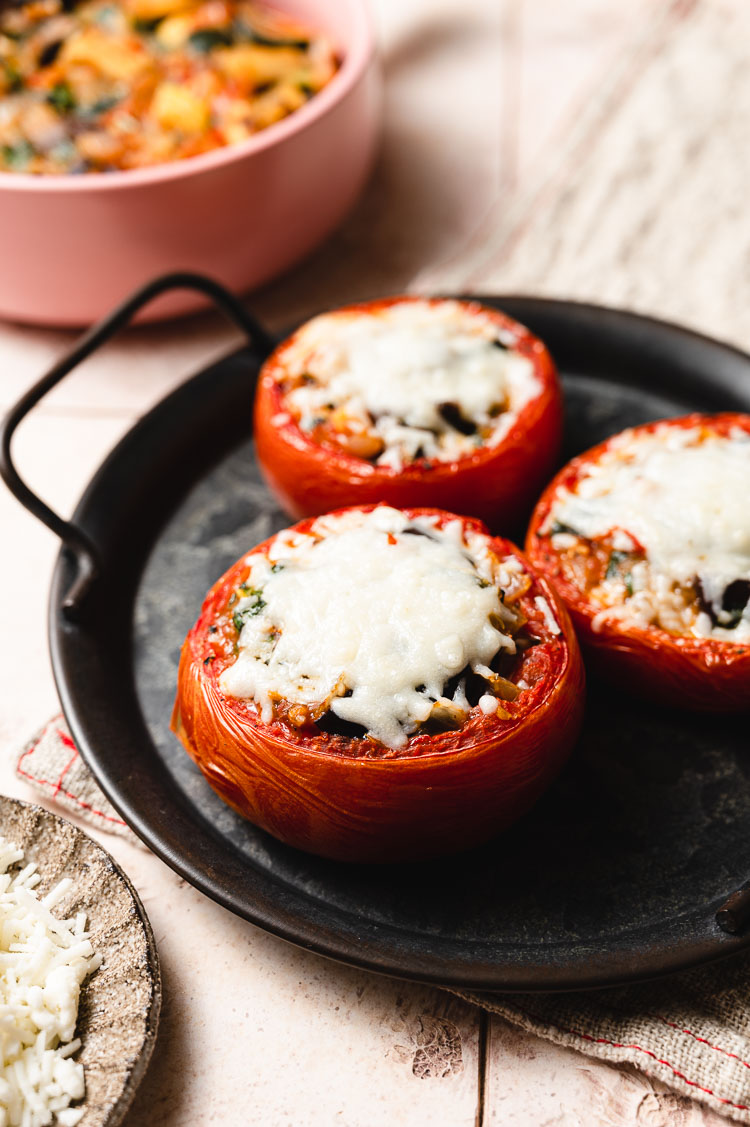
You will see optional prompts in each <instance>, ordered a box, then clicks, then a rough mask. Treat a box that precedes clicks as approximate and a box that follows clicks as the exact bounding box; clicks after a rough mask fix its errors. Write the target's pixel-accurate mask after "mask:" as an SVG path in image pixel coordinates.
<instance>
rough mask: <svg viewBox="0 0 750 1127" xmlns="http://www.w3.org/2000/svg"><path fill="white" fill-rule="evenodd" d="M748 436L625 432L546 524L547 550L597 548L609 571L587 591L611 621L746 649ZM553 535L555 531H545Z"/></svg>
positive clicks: (749, 612)
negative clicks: (596, 544) (600, 544)
mask: <svg viewBox="0 0 750 1127" xmlns="http://www.w3.org/2000/svg"><path fill="white" fill-rule="evenodd" d="M749 490H750V435H748V434H747V433H746V432H745V431H743V430H740V429H738V428H737V429H735V430H734V431H733V432H732V433H731V434H730V435H729V436H728V437H724V436H721V435H718V434H712V433H710V431H707V430H706V429H705V428H704V427H691V428H683V427H675V426H669V425H666V424H665V425H663V426H660V427H658V428H656V430H654V431H653V432H648V433H645V434H634V433H633V432H631V431H625V432H624V433H623V434H622V435H620V436H618V438H617V439H616V440H615V441H614V442H613V443H612V445H611V447H610V449H609V450H608V451H607V452H606V453H605V454H604V455H603V456H602V457H601V458H600V459H599V460H598V461H597V462H595V463H593V462H592V463H589V464H588V465H587V466H586V468H585V472H584V476H583V477H582V478H580V479H579V481H577V482H576V484H575V486H574V488H573V490H572V491H571V490H568V489H566V488H561V489H560V490H559V491H558V494H557V497H556V499H555V502H554V504H553V506H552V509H551V512H550V516H549V518H548V521H547V522H546V527H545V531H547V532H551V533H552V543H553V546H554V547H555V549H556V550H558V551H566V550H573V551H575V545H576V544H577V543H578V537H584V538H586V539H587V540H589V541H605V542H606V543H607V545H608V546H609V548H610V549H611V550H612V555H611V557H610V559H611V560H614V561H615V563H614V564H611V565H610V566H608V568H607V572H606V575H605V577H604V579H603V581H602V582H601V583H600V584H599V585H598V586H597V587H596V588H595V589H594V590H593V591H592V592H590V594H592V595H593V598H594V601H599V602H600V604H601V606H602V610H601V611H600V612H599V613H598V615H597V616H596V620H595V622H594V626H595V628H596V627H601V625H602V624H603V622H605V621H607V620H608V619H611V618H613V617H614V618H621V619H622V618H626V619H630V620H633V621H636V622H638V623H640V624H642V625H646V624H649V623H653V622H655V623H658V624H659V625H661V626H663V627H664V628H665V629H668V630H672V631H674V632H676V633H690V634H693V635H694V636H697V637H713V638H717V639H720V640H723V641H733V642H738V643H740V642H747V641H750V599H749V598H748V596H750V504H749V503H748V491H749ZM555 529H560V530H561V531H559V532H555V531H554V530H555Z"/></svg>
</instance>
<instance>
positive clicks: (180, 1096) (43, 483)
mask: <svg viewBox="0 0 750 1127" xmlns="http://www.w3.org/2000/svg"><path fill="white" fill-rule="evenodd" d="M373 6H374V8H375V12H376V17H377V20H378V23H379V27H380V36H381V42H382V47H383V61H384V66H385V72H386V79H387V97H386V107H385V129H384V137H383V145H382V152H381V156H380V159H379V162H378V165H377V168H376V170H375V173H374V175H373V178H372V181H371V183H370V185H369V186H368V188H367V190H366V192H365V194H364V196H363V198H362V200H361V202H360V204H359V205H358V206H357V208H356V210H355V211H354V213H353V214H352V216H351V217H350V219H349V220H348V221H347V222H346V224H345V225H344V227H343V228H342V229H341V230H340V232H338V233H337V234H336V235H335V236H334V237H333V238H332V239H331V240H330V241H329V243H328V244H327V245H326V246H325V247H324V248H322V249H321V250H320V251H319V252H317V253H316V254H315V255H314V256H313V257H312V258H311V259H310V260H308V261H307V262H306V263H305V264H303V265H302V266H301V267H299V268H297V270H296V271H294V272H293V273H292V274H290V275H289V276H287V277H286V278H284V279H282V280H280V281H278V282H276V283H275V284H273V285H272V286H270V287H269V288H267V289H266V290H265V291H264V292H263V293H261V294H257V295H255V296H254V297H253V298H252V299H251V305H252V306H253V307H254V308H256V309H257V310H258V311H259V312H260V313H261V315H262V316H263V317H265V318H266V320H267V321H268V322H269V323H270V324H271V325H273V326H279V325H282V324H284V323H286V322H289V321H291V320H293V319H294V318H295V317H297V316H299V315H301V314H304V313H308V312H311V311H313V310H315V309H317V308H320V307H322V306H325V305H328V304H331V303H335V302H338V301H343V300H347V299H354V298H357V297H359V296H365V295H374V294H378V293H389V292H397V291H399V290H404V289H410V290H435V291H437V290H445V291H447V290H452V291H456V292H458V291H461V290H464V289H469V288H470V289H474V290H475V291H481V290H485V291H486V292H492V291H494V292H502V291H503V290H505V291H506V292H510V291H512V290H515V291H520V290H526V291H529V292H543V293H551V294H560V295H562V294H564V295H566V296H570V295H572V296H576V297H580V298H584V299H594V300H600V301H604V302H609V303H612V304H621V305H627V306H631V307H634V308H638V309H642V310H645V311H647V312H652V313H655V314H657V315H663V316H668V317H671V318H672V319H676V320H682V321H685V322H688V323H691V324H693V325H697V326H698V327H700V328H703V329H704V330H705V331H708V332H712V333H713V334H715V335H719V336H722V337H725V338H727V339H730V340H733V341H735V342H737V343H740V344H743V343H744V344H745V346H748V345H750V314H749V313H748V310H750V269H748V262H750V253H749V248H750V219H748V218H746V215H745V212H746V210H747V176H746V175H745V165H743V162H742V160H741V159H740V157H741V156H744V153H745V151H746V150H747V136H748V127H749V126H750V78H749V77H748V73H749V72H750V68H748V67H747V52H748V47H747V44H748V43H749V42H750V5H747V4H746V2H744V0H631V3H630V4H627V5H624V4H621V3H615V2H614V0H567V2H566V3H565V4H554V3H552V2H551V0H462V3H461V4H456V3H455V0H410V2H409V3H404V2H403V0H377V2H375V3H374V5H373ZM70 339H71V336H70V334H68V333H63V332H56V331H51V330H40V329H36V328H35V329H29V328H24V327H20V326H11V325H5V326H0V371H1V372H2V376H1V377H0V408H4V407H7V406H8V405H9V404H10V403H11V402H12V401H13V400H14V398H15V397H16V396H17V395H18V394H19V393H20V392H21V391H22V390H23V389H24V388H25V387H27V386H28V385H29V383H30V382H31V381H32V380H33V379H34V378H35V377H36V376H37V375H38V374H39V373H40V372H41V371H42V370H43V369H44V368H45V366H46V365H47V364H48V363H49V361H50V360H51V359H52V358H53V357H54V356H56V355H57V354H58V353H59V351H60V350H61V349H62V348H63V347H64V346H65V345H66V344H67V343H68V341H69V340H70ZM234 343H236V337H234V336H233V334H232V332H231V331H230V330H227V328H226V327H225V326H224V325H223V324H222V323H220V322H219V321H218V320H214V319H213V318H212V317H209V316H206V317H199V318H194V319H192V320H191V321H188V322H185V323H181V324H179V325H166V326H161V327H154V328H147V329H139V330H134V331H131V332H130V333H128V334H127V335H126V336H125V337H123V338H121V339H120V340H119V341H118V342H116V343H114V344H113V345H111V346H110V347H109V349H108V350H107V351H106V353H104V354H103V355H101V356H97V357H96V358H95V359H93V360H91V361H89V362H88V363H87V364H86V365H85V366H84V368H83V369H81V370H80V371H79V372H77V373H76V374H75V376H74V377H72V378H70V379H69V380H68V381H67V382H66V383H65V384H64V385H63V386H62V387H61V388H59V389H58V390H57V391H56V392H55V393H54V394H53V395H51V396H50V397H49V399H48V400H47V401H46V402H45V403H44V405H43V406H42V407H41V408H39V409H38V410H37V411H36V412H35V413H34V415H33V417H32V418H31V419H30V420H29V421H28V423H27V424H25V425H24V427H23V428H22V429H21V431H20V432H19V435H18V438H17V441H16V453H17V458H18V462H19V464H20V465H21V466H22V467H23V470H24V472H25V473H26V474H27V475H28V478H29V481H30V483H31V484H32V486H34V487H36V488H37V489H38V490H39V491H40V492H41V493H42V495H43V496H44V497H45V498H47V499H48V500H49V501H50V503H51V504H53V505H54V506H56V507H58V508H59V509H60V510H62V511H66V512H68V511H70V509H71V508H72V506H73V504H74V502H75V500H76V498H77V497H78V495H79V494H80V492H81V490H82V488H83V486H84V485H85V483H86V482H87V480H88V478H89V477H90V475H91V474H92V472H93V470H94V469H95V468H96V466H97V464H98V463H99V462H100V460H101V459H102V457H103V456H104V454H105V453H106V452H107V450H108V449H109V448H110V447H111V446H112V444H113V443H114V442H115V441H116V439H117V438H118V437H119V436H120V435H121V434H122V433H123V432H124V431H125V430H126V429H127V428H128V427H129V426H130V425H131V424H132V422H133V421H134V420H135V419H136V418H137V417H138V416H139V415H140V414H141V413H142V412H143V411H144V410H145V409H146V408H147V407H149V406H150V405H151V404H153V403H154V402H156V401H157V400H158V399H160V398H161V397H162V396H163V395H164V394H165V393H166V392H167V391H168V390H169V389H170V388H171V387H173V386H175V385H176V384H177V383H178V382H180V381H181V380H182V379H183V378H184V377H185V376H186V375H187V374H189V373H191V372H193V371H195V370H197V369H198V368H199V367H200V366H201V365H202V364H203V363H204V362H205V361H206V360H207V359H208V358H210V357H213V356H216V355H219V354H221V353H222V352H225V351H227V350H228V349H230V348H231V347H232V346H233V344H234ZM0 521H1V522H2V524H1V527H2V529H3V541H2V543H3V548H4V550H3V552H2V554H1V555H0V561H1V567H2V571H1V572H0V574H1V575H2V581H3V583H2V587H3V592H4V594H3V596H2V602H1V603H0V606H1V607H2V623H3V628H4V645H3V647H2V649H1V650H0V684H2V686H3V693H2V708H1V709H0V746H2V748H3V754H2V757H0V791H2V792H4V793H6V794H11V795H17V796H18V797H21V798H29V797H30V792H29V791H28V789H27V788H26V787H25V786H24V785H23V784H21V783H20V782H19V781H18V780H17V779H16V778H15V776H14V774H13V770H12V762H11V758H12V752H13V750H14V749H16V748H18V747H20V745H21V744H22V743H23V742H24V740H26V739H27V738H28V737H29V736H30V735H31V734H32V733H33V732H34V730H35V729H36V728H37V727H38V726H39V725H40V724H41V723H43V722H44V720H46V719H47V718H48V716H49V715H51V714H52V713H53V712H54V711H56V709H57V701H56V696H55V690H54V685H53V682H52V677H51V673H50V668H49V659H48V655H47V642H46V627H45V615H46V592H47V585H48V580H49V575H50V571H51V567H52V562H53V559H54V556H55V553H56V550H57V545H56V542H55V540H54V538H53V537H52V536H51V535H50V534H49V533H48V532H47V531H46V530H45V529H44V528H42V527H41V526H40V525H38V524H37V523H36V522H35V521H34V520H32V518H31V517H29V516H28V515H27V514H26V513H25V511H24V510H22V509H21V508H20V507H19V506H18V505H17V504H16V503H15V502H14V501H13V500H12V499H11V498H10V497H9V496H8V495H6V494H5V493H4V492H3V493H0ZM94 836H98V837H99V840H100V841H101V842H102V843H103V844H104V845H105V847H106V848H108V849H109V850H110V851H111V852H112V853H113V854H114V855H115V856H116V857H117V859H118V860H119V861H120V862H121V863H122V865H123V866H124V868H125V869H126V871H127V872H128V873H129V874H130V876H131V877H132V879H133V881H134V882H135V884H136V886H137V888H138V890H139V892H140V894H141V897H142V898H143V900H144V903H145V905H146V908H147V911H148V913H149V915H150V918H151V921H152V923H153V925H154V929H155V932H156V937H157V942H158V945H159V950H160V954H161V959H162V966H163V973H164V990H165V994H164V1010H163V1018H162V1026H161V1033H160V1037H159V1041H158V1045H157V1049H156V1052H155V1056H154V1059H153V1063H152V1065H151V1068H150V1070H149V1073H148V1075H147V1077H146V1080H145V1082H144V1083H143V1085H142V1088H141V1090H140V1093H139V1095H138V1097H137V1099H136V1103H135V1105H134V1107H133V1109H132V1110H131V1112H130V1113H129V1115H128V1118H127V1127H199V1125H201V1127H202V1125H204V1124H209V1123H217V1124H222V1125H225V1127H244V1125H245V1124H251V1123H252V1124H254V1123H258V1124H261V1123H262V1124H264V1125H268V1127H277V1125H278V1127H281V1125H286V1124H289V1125H291V1127H308V1125H309V1127H318V1125H329V1124H335V1123H340V1124H343V1125H346V1127H380V1125H381V1124H382V1125H383V1127H394V1125H397V1124H416V1123H419V1124H436V1125H439V1127H441V1125H446V1127H469V1125H473V1124H487V1125H489V1124H497V1125H500V1124H502V1127H525V1125H534V1127H536V1125H541V1124H554V1125H556V1127H558V1125H559V1127H589V1125H591V1127H597V1125H604V1127H625V1125H631V1124H633V1125H634V1124H638V1125H639V1127H640V1125H643V1124H646V1125H650V1127H659V1125H661V1124H664V1125H666V1124H683V1125H685V1127H697V1125H698V1124H704V1125H709V1124H713V1125H714V1127H716V1125H717V1124H718V1123H719V1122H720V1119H719V1117H718V1116H716V1115H714V1114H713V1113H712V1112H710V1111H708V1110H706V1109H704V1108H700V1107H699V1106H698V1105H697V1104H693V1103H692V1102H690V1101H688V1100H685V1099H682V1098H680V1097H678V1096H676V1095H674V1094H672V1093H670V1092H669V1091H668V1090H667V1089H665V1088H663V1087H660V1086H658V1085H655V1084H653V1083H652V1082H651V1081H649V1080H648V1079H646V1078H645V1077H644V1076H643V1075H642V1074H641V1073H639V1072H637V1071H636V1070H634V1069H631V1068H629V1067H622V1068H615V1067H612V1066H610V1065H607V1064H604V1063H602V1062H599V1061H594V1060H591V1059H589V1058H587V1057H584V1056H581V1055H579V1054H577V1053H575V1052H573V1051H571V1050H565V1049H560V1048H557V1047H555V1046H552V1045H550V1044H548V1043H546V1042H544V1041H540V1040H538V1039H537V1038H534V1037H531V1036H529V1035H527V1034H525V1033H522V1032H520V1031H518V1030H516V1029H514V1028H512V1027H511V1026H509V1025H507V1024H505V1023H504V1022H502V1021H501V1020H499V1019H496V1018H490V1017H488V1016H487V1015H485V1014H483V1013H482V1012H481V1011H479V1010H478V1009H475V1008H474V1007H472V1006H470V1005H468V1004H465V1003H464V1002H462V1001H459V1000H458V999H455V998H453V997H451V996H450V995H449V994H446V993H443V992H441V991H439V990H436V989H432V988H426V987H422V986H414V985H410V984H407V983H403V982H397V981H393V980H389V979H385V978H381V977H378V976H375V975H372V974H366V973H362V972H359V971H355V970H350V969H348V968H345V967H341V966H338V965H336V964H334V963H331V962H328V961H326V960H324V959H322V958H320V957H317V956H314V955H311V954H309V953H306V952H304V951H301V950H297V949H296V948H294V947H292V946H290V945H288V944H286V943H284V942H283V941H281V940H278V939H275V938H273V937H271V936H269V935H266V934H264V933H263V932H261V931H259V930H257V929H256V928H254V927H252V926H251V925H249V924H246V923H244V922H242V921H240V920H238V919H236V918H234V917H233V916H231V915H230V914H229V913H228V912H226V911H224V910H223V909H222V908H219V907H218V906H216V905H215V904H213V903H211V902H210V901H209V900H207V899H206V898H204V897H203V896H201V895H200V894H199V893H197V892H196V891H195V890H193V889H192V888H191V887H189V886H188V885H186V884H185V883H184V882H183V881H182V880H180V879H179V878H178V877H177V876H176V875H175V874H173V873H172V872H171V870H169V869H167V868H166V867H165V866H164V865H163V864H162V863H161V862H160V861H159V860H158V859H157V858H156V857H154V856H153V855H151V854H150V853H148V852H146V851H145V850H144V849H142V848H140V847H137V846H134V845H132V844H130V843H129V842H127V841H124V840H122V839H120V838H117V837H113V836H111V835H106V834H97V833H94Z"/></svg>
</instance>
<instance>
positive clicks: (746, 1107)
mask: <svg viewBox="0 0 750 1127" xmlns="http://www.w3.org/2000/svg"><path fill="white" fill-rule="evenodd" d="M519 1012H520V1013H524V1014H525V1016H526V1017H528V1018H531V1020H532V1021H538V1020H539V1019H538V1018H536V1017H534V1015H533V1014H530V1013H528V1012H526V1011H524V1010H519ZM662 1020H664V1019H662ZM667 1024H668V1025H669V1024H670V1023H669V1022H667ZM557 1028H558V1029H562V1032H563V1033H570V1034H572V1035H573V1036H574V1037H580V1038H581V1040H582V1041H591V1042H592V1044H594V1045H610V1046H611V1047H612V1048H613V1049H635V1051H636V1052H638V1053H645V1055H646V1056H647V1057H651V1059H652V1060H655V1061H656V1063H657V1064H663V1065H664V1067H665V1068H668V1069H669V1070H670V1072H672V1073H673V1074H674V1075H675V1076H676V1077H677V1078H678V1079H679V1080H682V1081H683V1083H685V1084H688V1085H689V1086H690V1087H691V1088H697V1089H698V1091H699V1092H705V1093H706V1095H707V1096H713V1098H714V1099H715V1100H718V1102H719V1103H721V1104H726V1106H727V1107H733V1108H735V1110H736V1111H750V1104H736V1103H733V1101H732V1100H728V1099H726V1097H725V1096H719V1095H717V1094H716V1092H714V1091H713V1090H712V1089H711V1088H705V1087H704V1086H703V1085H702V1084H699V1083H698V1081H697V1080H688V1078H687V1076H685V1074H684V1073H683V1072H680V1071H679V1069H677V1068H675V1067H674V1065H673V1064H670V1063H669V1061H668V1060H662V1059H661V1058H660V1057H657V1055H656V1053H654V1052H652V1051H651V1049H644V1048H643V1045H626V1044H625V1043H624V1042H622V1041H610V1040H608V1038H606V1037H592V1036H591V1034H590V1033H582V1032H581V1030H580V1029H565V1028H563V1027H562V1026H558V1027H557ZM683 1032H684V1030H683ZM710 1047H711V1048H715V1047H716V1046H714V1045H711V1046H710ZM720 1051H721V1052H724V1051H726V1050H720ZM730 1055H732V1054H730ZM742 1063H743V1064H744V1063H745V1062H744V1061H742Z"/></svg>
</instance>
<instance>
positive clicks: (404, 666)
mask: <svg viewBox="0 0 750 1127" xmlns="http://www.w3.org/2000/svg"><path fill="white" fill-rule="evenodd" d="M248 563H249V564H250V567H251V572H250V576H249V578H248V580H247V581H246V584H245V586H244V590H246V591H247V594H246V595H245V597H244V598H242V599H241V600H240V601H239V602H238V603H237V604H236V607H235V608H234V610H235V621H236V622H239V623H242V626H241V633H240V636H239V640H238V645H239V654H238V657H237V660H236V661H235V662H234V664H233V665H231V666H229V667H228V668H227V669H226V670H225V671H224V672H223V673H222V675H221V677H220V685H221V688H222V689H223V691H224V692H226V693H227V694H228V695H230V696H234V697H240V698H246V699H252V700H254V701H255V702H256V703H257V705H258V707H259V711H260V714H261V719H262V720H263V721H264V722H265V723H268V722H270V720H271V718H272V715H273V701H274V699H279V698H281V699H284V700H286V701H290V702H300V703H305V704H310V703H319V702H326V703H327V707H328V708H330V710H331V711H332V712H333V713H334V714H335V715H336V716H338V717H339V718H341V719H342V720H347V721H350V722H352V723H354V724H358V725H360V726H361V727H362V728H363V729H364V730H365V731H366V732H367V733H368V734H369V735H371V736H372V737H373V738H374V739H376V740H379V741H380V742H381V743H383V744H385V745H387V746H388V747H392V748H398V747H402V746H403V745H404V744H406V742H407V739H408V736H409V735H410V734H411V733H413V732H414V731H415V730H416V728H417V727H418V725H419V724H421V723H424V721H426V720H427V719H428V717H430V715H431V714H432V713H433V709H434V708H435V707H436V705H441V706H448V705H450V706H452V707H453V708H454V710H455V709H459V710H461V711H466V710H467V709H468V703H467V701H466V696H465V688H464V685H463V683H462V682H460V683H459V685H458V688H457V689H456V691H455V694H454V695H453V697H452V699H451V700H450V701H446V700H445V698H444V697H443V692H444V688H445V685H446V682H448V681H449V680H450V679H451V678H455V677H456V676H457V675H458V674H460V673H461V672H462V670H464V669H465V668H466V667H469V668H470V669H471V670H472V671H473V672H475V673H477V674H478V675H480V676H484V675H485V671H486V673H489V674H490V676H493V674H492V671H491V670H490V669H489V668H488V666H489V663H490V662H491V661H492V659H493V658H494V657H495V655H496V654H497V653H498V652H499V651H500V650H501V649H504V650H507V651H508V652H510V653H514V652H515V642H514V640H513V637H512V631H511V629H507V630H506V629H501V625H502V626H504V625H505V624H507V625H508V626H509V627H511V626H514V625H516V616H515V613H514V612H513V611H511V610H510V609H509V608H507V607H506V606H505V605H504V603H503V599H502V591H501V585H504V586H505V588H508V587H512V585H513V583H514V581H515V579H516V577H518V567H519V564H518V561H516V560H515V559H513V558H510V559H508V560H497V558H496V557H494V556H493V555H492V553H491V551H490V549H489V547H488V538H487V537H486V536H480V535H477V534H475V533H469V534H468V535H467V536H465V535H464V530H463V526H462V523H461V521H459V520H455V521H451V522H449V523H448V524H447V525H444V526H443V527H442V528H439V527H438V525H437V522H436V520H435V519H434V518H431V517H422V518H419V519H417V520H409V519H408V518H407V517H406V516H405V515H404V514H403V513H401V512H399V511H398V510H396V509H391V508H388V507H386V506H380V507H378V508H376V509H374V510H372V511H371V512H370V513H363V512H361V511H358V510H355V511H352V512H348V513H344V514H341V515H338V516H325V517H321V518H319V519H318V520H317V521H316V522H314V524H313V525H312V527H311V530H310V534H309V535H303V536H300V535H299V534H294V533H292V534H290V533H281V534H279V536H277V537H276V539H275V540H274V541H273V542H272V543H271V545H270V547H269V549H268V555H250V556H249V557H248Z"/></svg>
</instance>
